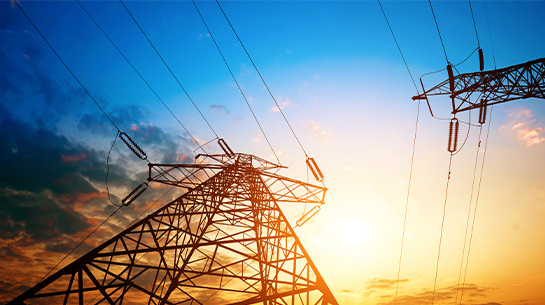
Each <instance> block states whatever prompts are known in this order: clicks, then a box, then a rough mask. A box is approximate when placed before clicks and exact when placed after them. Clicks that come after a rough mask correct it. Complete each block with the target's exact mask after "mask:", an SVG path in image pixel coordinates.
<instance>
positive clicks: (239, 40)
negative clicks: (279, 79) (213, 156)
mask: <svg viewBox="0 0 545 305" xmlns="http://www.w3.org/2000/svg"><path fill="white" fill-rule="evenodd" d="M216 3H217V4H218V6H219V8H220V10H221V12H222V13H223V16H225V19H226V20H227V22H228V23H229V26H230V27H231V30H233V33H234V34H235V36H236V37H237V39H238V42H240V45H241V46H242V48H243V49H244V52H246V55H247V56H248V58H249V59H250V62H251V63H252V65H253V66H254V69H255V70H256V72H257V74H258V75H259V78H260V79H261V81H262V82H263V85H265V88H267V91H268V92H269V95H270V96H271V98H272V99H273V101H274V103H275V104H276V107H277V108H278V110H279V111H280V113H281V114H282V117H283V118H284V121H286V124H288V127H289V128H290V130H291V133H292V134H293V136H294V137H295V140H297V143H299V146H300V147H301V149H302V150H303V153H304V154H305V156H306V157H307V159H308V154H307V152H306V151H305V148H304V147H303V144H301V141H299V138H298V137H297V135H296V134H295V131H294V130H293V128H292V127H291V124H290V122H289V121H288V119H287V118H286V115H284V111H282V108H281V107H280V105H279V104H278V102H277V101H276V99H275V98H274V95H273V94H272V92H271V90H270V89H269V86H267V83H266V82H265V79H263V76H261V73H260V72H259V69H258V68H257V66H256V65H255V63H254V61H253V59H252V57H251V56H250V53H248V50H247V49H246V47H245V46H244V43H242V40H241V39H240V37H239V36H238V34H237V32H236V31H235V28H234V27H233V25H232V24H231V21H229V18H228V17H227V15H226V14H225V11H224V10H223V8H222V7H221V5H220V3H219V2H218V0H216Z"/></svg>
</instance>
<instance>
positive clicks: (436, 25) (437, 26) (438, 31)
mask: <svg viewBox="0 0 545 305" xmlns="http://www.w3.org/2000/svg"><path fill="white" fill-rule="evenodd" d="M428 2H429V3H430V8H431V13H432V15H433V21H435V27H436V28H437V33H438V34H439V40H441V46H442V47H443V52H444V53H445V59H446V60H447V64H448V63H449V61H448V56H447V50H446V49H445V44H444V43H443V37H441V31H440V30H439V25H438V24H437V18H435V12H434V11H433V6H432V5H431V0H428Z"/></svg>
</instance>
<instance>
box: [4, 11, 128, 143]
mask: <svg viewBox="0 0 545 305" xmlns="http://www.w3.org/2000/svg"><path fill="white" fill-rule="evenodd" d="M13 2H14V3H15V4H16V5H17V7H18V8H19V10H21V12H22V13H23V15H25V17H26V19H28V21H29V22H30V24H32V26H33V27H34V29H35V30H36V32H38V34H40V36H41V37H42V39H43V40H44V41H45V43H46V44H47V45H48V46H49V48H50V49H51V51H53V53H55V55H56V56H57V58H58V59H59V60H60V61H61V63H62V64H63V66H64V67H65V68H66V70H68V72H70V74H71V75H72V77H74V79H75V80H76V82H78V84H79V85H80V86H81V88H82V89H83V91H85V93H87V95H88V96H89V97H90V98H91V100H92V101H93V102H94V103H95V105H96V106H97V107H98V109H100V111H102V113H103V114H104V116H106V118H108V120H109V121H110V123H111V124H112V125H113V126H114V128H115V129H117V132H118V133H120V132H121V130H119V128H118V127H117V125H116V124H115V123H114V121H113V120H112V119H111V118H110V116H109V115H108V114H107V113H106V111H104V109H103V108H102V107H101V106H100V104H99V103H98V102H97V101H96V100H95V98H94V97H93V96H92V95H91V93H89V91H88V90H87V88H85V86H84V85H83V84H82V83H81V81H80V80H79V79H78V77H77V76H76V75H75V74H74V72H72V70H71V69H70V68H69V67H68V65H67V64H66V63H65V62H64V60H62V58H61V56H60V55H59V53H57V51H55V49H54V48H53V46H52V45H51V44H50V43H49V41H48V40H47V39H46V38H45V36H44V35H43V34H42V32H41V31H40V30H39V29H38V27H37V26H36V24H34V22H32V20H31V19H30V17H29V16H28V15H27V14H26V12H25V11H24V10H23V8H22V7H21V5H19V1H13Z"/></svg>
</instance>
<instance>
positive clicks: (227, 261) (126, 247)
mask: <svg viewBox="0 0 545 305" xmlns="http://www.w3.org/2000/svg"><path fill="white" fill-rule="evenodd" d="M207 157H208V158H209V159H211V160H215V161H216V162H219V164H203V165H187V166H185V167H184V165H158V164H154V165H151V166H150V178H149V180H151V181H160V182H162V183H166V184H170V185H173V184H174V183H173V181H178V182H179V185H180V186H181V187H184V188H187V192H186V193H185V194H184V195H182V196H180V197H179V198H177V199H175V200H174V201H172V202H170V203H168V204H167V205H165V206H164V207H162V208H160V209H159V210H157V211H156V212H154V213H152V214H150V215H149V216H147V217H146V218H144V219H142V220H141V221H139V222H137V223H136V224H134V225H132V226H130V227H129V228H128V229H126V230H124V231H123V232H121V233H120V234H118V235H116V236H115V237H113V238H111V239H110V240H108V241H107V242H105V243H103V244H102V245H100V246H99V247H97V248H95V249H93V250H92V251H90V252H89V253H87V254H85V255H84V256H82V257H80V258H79V259H77V260H76V261H74V262H72V263H71V264H69V265H67V266H66V267H64V268H62V269H61V270H59V271H57V272H56V273H54V274H53V275H51V276H50V277H48V278H46V279H45V280H43V281H42V282H40V283H39V284H37V285H36V286H34V287H32V288H30V289H29V290H28V291H26V292H25V293H23V294H22V295H20V296H19V297H17V298H15V299H14V300H13V301H11V302H9V303H8V304H10V305H11V304H18V305H19V304H120V305H121V304H125V305H132V304H145V303H147V304H338V303H337V301H336V300H335V297H334V296H333V294H332V293H331V291H330V289H329V288H328V286H327V285H326V283H325V281H324V279H323V278H322V276H321V275H320V273H319V272H318V270H317V268H316V266H315V265H314V263H313V262H312V260H311V259H310V257H309V255H308V253H307V252H306V250H305V249H304V248H303V246H302V244H301V242H300V240H299V239H298V237H297V236H296V234H295V232H294V231H293V228H292V227H291V225H290V224H289V222H288V221H287V219H286V217H285V216H284V214H283V213H282V211H281V210H280V208H279V206H278V202H283V201H285V202H293V201H294V200H296V199H297V198H298V196H299V195H300V194H301V193H308V194H306V195H305V196H302V197H301V198H302V201H303V202H305V201H306V202H317V203H323V196H324V194H325V191H326V189H325V188H324V187H319V186H312V185H310V184H307V183H304V182H301V181H297V180H293V179H289V178H286V177H282V176H280V175H277V174H276V173H271V172H269V171H268V170H271V169H275V168H277V167H275V166H274V165H273V164H272V163H268V162H266V161H264V160H263V159H259V158H257V157H255V156H251V155H245V154H236V157H235V158H234V159H228V158H223V157H221V156H207ZM182 177H186V178H182ZM186 180H187V181H186ZM191 185H192V187H191Z"/></svg>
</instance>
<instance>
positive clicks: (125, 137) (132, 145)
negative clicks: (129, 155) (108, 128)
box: [119, 132, 148, 160]
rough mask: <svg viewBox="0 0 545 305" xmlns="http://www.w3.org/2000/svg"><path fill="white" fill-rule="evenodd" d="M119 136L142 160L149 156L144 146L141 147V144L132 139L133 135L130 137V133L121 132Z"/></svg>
mask: <svg viewBox="0 0 545 305" xmlns="http://www.w3.org/2000/svg"><path fill="white" fill-rule="evenodd" d="M119 137H120V138H121V140H122V141H123V143H125V145H127V147H128V148H129V149H130V150H131V151H132V152H133V153H134V154H135V155H136V156H137V157H138V158H140V159H141V160H146V159H147V158H148V156H147V155H146V153H145V152H144V151H143V150H142V148H140V146H138V144H136V143H135V142H134V141H133V140H132V139H131V137H129V135H128V134H126V133H125V132H121V133H120V134H119Z"/></svg>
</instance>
